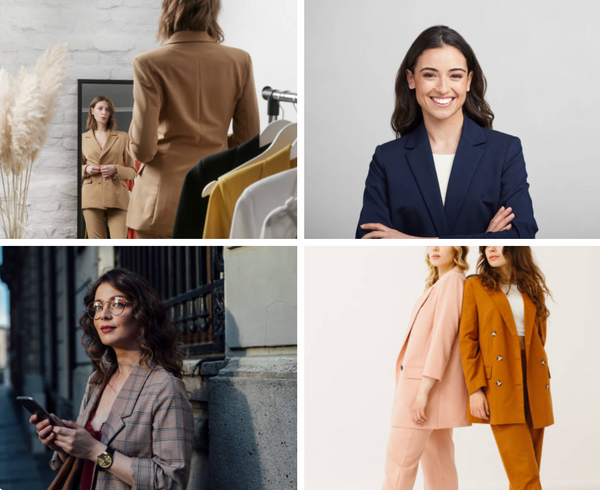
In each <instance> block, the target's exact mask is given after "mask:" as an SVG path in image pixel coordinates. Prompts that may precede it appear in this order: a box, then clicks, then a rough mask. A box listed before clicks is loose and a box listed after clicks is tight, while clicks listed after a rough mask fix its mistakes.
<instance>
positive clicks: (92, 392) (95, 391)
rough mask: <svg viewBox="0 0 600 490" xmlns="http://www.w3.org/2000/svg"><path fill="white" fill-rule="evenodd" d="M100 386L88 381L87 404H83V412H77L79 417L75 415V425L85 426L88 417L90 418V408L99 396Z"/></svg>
mask: <svg viewBox="0 0 600 490" xmlns="http://www.w3.org/2000/svg"><path fill="white" fill-rule="evenodd" d="M100 387H101V385H98V384H91V383H90V385H89V393H88V400H87V404H86V405H85V408H84V409H83V412H81V413H80V414H79V417H77V421H76V424H77V425H80V426H81V427H85V424H87V422H88V419H89V418H90V415H91V413H92V409H93V408H94V407H95V406H96V402H97V401H98V397H99V396H100Z"/></svg>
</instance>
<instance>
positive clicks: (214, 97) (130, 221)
mask: <svg viewBox="0 0 600 490" xmlns="http://www.w3.org/2000/svg"><path fill="white" fill-rule="evenodd" d="M220 8H221V2H220V0H163V11H162V16H161V19H160V27H159V38H160V39H162V40H164V41H166V43H165V44H164V45H163V46H161V47H159V48H158V49H154V50H152V51H149V52H147V53H144V54H142V55H140V56H138V57H136V58H135V59H134V61H133V80H134V83H133V94H134V99H135V103H134V106H133V120H132V123H131V128H130V130H129V137H130V139H131V143H130V147H129V150H130V152H131V154H132V155H133V157H134V158H135V159H136V160H137V161H139V162H142V166H141V168H140V171H139V177H138V179H137V180H136V184H135V188H134V189H133V193H132V196H131V202H130V204H129V211H128V214H127V226H128V227H129V228H132V229H134V230H136V235H137V236H138V237H139V238H170V237H171V236H172V232H173V226H174V224H175V215H176V214H177V206H178V204H179V197H180V195H181V189H182V187H183V181H184V179H185V176H186V174H187V172H188V170H190V169H191V168H192V167H193V166H194V165H195V164H196V163H197V162H198V160H200V159H202V158H204V157H206V156H208V155H212V154H214V153H218V152H220V151H223V150H226V149H228V148H231V147H234V146H238V145H239V144H241V143H244V142H245V141H247V140H249V139H250V138H251V137H253V136H256V135H257V134H258V133H259V131H260V122H259V116H258V101H257V98H256V89H255V87H254V74H253V70H252V61H251V59H250V55H248V53H246V52H245V51H242V50H240V49H235V48H230V47H226V46H223V45H222V44H220V43H221V42H222V41H223V32H222V31H221V28H220V27H219V24H218V23H217V16H218V14H219V10H220ZM232 120H233V134H232V135H230V136H229V137H228V135H227V132H228V129H229V125H230V123H231V122H232ZM200 198H201V196H198V199H200Z"/></svg>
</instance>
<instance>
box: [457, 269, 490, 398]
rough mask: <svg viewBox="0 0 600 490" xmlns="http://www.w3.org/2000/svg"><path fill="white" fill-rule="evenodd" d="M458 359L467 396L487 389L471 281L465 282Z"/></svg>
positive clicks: (475, 303)
mask: <svg viewBox="0 0 600 490" xmlns="http://www.w3.org/2000/svg"><path fill="white" fill-rule="evenodd" d="M458 335H459V346H460V358H461V362H462V366H463V372H464V374H465V381H466V383H467V389H468V390H469V395H471V394H473V393H474V392H476V391H477V390H478V389H479V388H487V379H486V377H485V368H484V365H483V357H482V356H481V350H480V348H479V319H478V315H477V301H476V299H475V292H474V291H473V281H471V280H469V279H467V280H466V281H465V291H464V297H463V306H462V314H461V318H460V328H459V334H458Z"/></svg>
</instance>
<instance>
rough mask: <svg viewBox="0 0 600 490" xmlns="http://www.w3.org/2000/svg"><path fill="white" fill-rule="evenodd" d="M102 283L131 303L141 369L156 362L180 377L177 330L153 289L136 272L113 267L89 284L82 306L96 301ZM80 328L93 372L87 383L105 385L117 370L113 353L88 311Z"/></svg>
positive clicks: (80, 323)
mask: <svg viewBox="0 0 600 490" xmlns="http://www.w3.org/2000/svg"><path fill="white" fill-rule="evenodd" d="M104 283H108V284H110V285H111V286H112V287H113V288H115V289H118V290H119V291H120V292H121V293H123V295H124V296H125V297H126V298H127V299H128V300H130V301H131V302H132V307H133V319H134V321H135V322H137V325H138V327H139V328H138V341H139V343H140V345H141V349H142V356H141V358H140V366H141V367H143V368H147V369H151V368H152V364H153V361H156V362H157V363H158V364H159V365H160V366H162V367H163V368H165V370H167V371H168V372H169V373H171V374H172V375H173V376H176V377H178V378H181V366H182V362H183V355H182V353H181V352H180V351H179V349H178V346H177V330H176V329H175V327H174V326H173V324H172V323H171V322H170V321H169V318H168V315H167V308H166V306H165V305H164V303H163V302H162V301H161V300H160V298H159V297H158V293H157V292H156V291H155V289H154V288H153V287H152V286H151V285H150V283H148V281H146V279H144V278H143V277H142V276H140V275H138V274H136V273H135V272H131V271H129V270H127V269H120V268H115V269H111V270H109V271H107V272H105V273H104V274H102V275H101V276H100V277H99V278H98V279H97V280H96V282H94V284H92V286H91V287H90V289H89V290H88V292H87V294H86V295H85V297H84V299H83V303H84V306H87V305H89V304H90V303H92V302H93V301H94V300H95V298H96V290H97V289H98V287H99V286H100V285H101V284H104ZM79 326H80V327H81V329H82V330H83V337H82V339H81V344H82V345H83V348H84V349H85V352H86V354H87V355H88V356H89V357H90V359H91V360H92V364H93V365H94V369H95V372H94V375H93V376H92V378H91V380H90V382H91V383H94V384H105V383H106V382H107V381H108V379H109V378H110V376H111V375H112V374H113V373H114V372H115V370H116V369H117V367H118V363H117V357H116V354H115V351H114V350H113V348H112V347H109V346H106V345H104V344H103V343H102V341H101V340H100V337H99V336H98V332H97V331H96V327H95V326H94V320H92V319H91V318H90V317H89V315H88V314H87V311H86V312H84V313H83V314H82V315H81V316H80V317H79Z"/></svg>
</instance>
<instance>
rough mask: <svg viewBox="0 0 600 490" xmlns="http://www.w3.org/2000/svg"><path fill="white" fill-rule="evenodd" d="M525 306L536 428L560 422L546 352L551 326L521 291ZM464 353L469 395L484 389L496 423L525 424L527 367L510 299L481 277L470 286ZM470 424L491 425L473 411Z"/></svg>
mask: <svg viewBox="0 0 600 490" xmlns="http://www.w3.org/2000/svg"><path fill="white" fill-rule="evenodd" d="M521 296H522V297H523V303H524V307H525V347H526V350H525V352H526V358H527V370H526V371H527V391H528V395H529V406H530V410H531V419H532V424H533V427H534V428H540V427H547V426H549V425H552V424H553V423H554V416H553V413H552V397H551V394H550V369H549V367H548V357H547V356H546V351H545V350H544V345H545V344H546V322H545V321H543V322H540V321H539V320H538V318H537V316H536V309H535V305H534V303H533V301H531V299H530V298H529V297H528V296H527V295H526V294H523V293H521ZM459 337H460V354H461V359H462V365H463V370H464V372H465V380H466V382H467V388H468V390H469V393H470V394H471V393H473V392H475V391H477V390H478V389H479V388H483V389H484V391H485V395H486V397H487V400H488V403H489V406H490V421H489V423H490V424H493V425H498V424H524V423H526V420H525V400H524V394H523V368H522V364H521V347H520V346H519V338H518V335H517V327H516V326H515V320H514V317H513V314H512V310H511V308H510V303H509V301H508V298H507V297H506V295H505V294H504V293H503V292H502V291H501V290H500V289H499V288H497V289H496V290H494V291H488V290H487V289H485V288H484V287H483V284H482V283H481V279H480V278H479V277H478V276H471V277H469V278H468V279H467V280H466V283H465V294H464V298H463V308H462V317H461V320H460V334H459ZM467 420H469V421H470V422H476V423H488V422H487V421H485V420H481V419H478V418H476V417H473V416H472V415H471V411H470V409H469V411H468V412H467Z"/></svg>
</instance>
